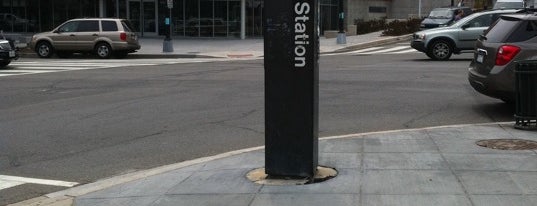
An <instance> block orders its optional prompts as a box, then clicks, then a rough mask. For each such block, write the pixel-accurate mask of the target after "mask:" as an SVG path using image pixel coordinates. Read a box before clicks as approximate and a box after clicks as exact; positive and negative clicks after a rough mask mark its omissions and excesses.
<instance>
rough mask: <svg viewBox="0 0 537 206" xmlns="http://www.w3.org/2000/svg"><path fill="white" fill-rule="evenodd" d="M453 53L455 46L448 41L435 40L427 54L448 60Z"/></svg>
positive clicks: (436, 58) (435, 58)
mask: <svg viewBox="0 0 537 206" xmlns="http://www.w3.org/2000/svg"><path fill="white" fill-rule="evenodd" d="M452 54H453V46H451V44H450V43H449V42H447V41H444V40H437V41H434V42H433V43H432V44H431V46H430V47H429V49H428V51H427V56H429V57H430V58H431V59H434V60H448V59H449V57H451V55H452Z"/></svg>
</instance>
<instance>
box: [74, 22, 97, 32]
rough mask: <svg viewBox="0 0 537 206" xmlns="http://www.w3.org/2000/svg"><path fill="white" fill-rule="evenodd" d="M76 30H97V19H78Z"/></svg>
mask: <svg viewBox="0 0 537 206" xmlns="http://www.w3.org/2000/svg"><path fill="white" fill-rule="evenodd" d="M77 31H78V32H92V31H99V21H80V23H79V24H78V30H77Z"/></svg>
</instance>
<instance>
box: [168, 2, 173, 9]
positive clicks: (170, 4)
mask: <svg viewBox="0 0 537 206" xmlns="http://www.w3.org/2000/svg"><path fill="white" fill-rule="evenodd" d="M168 9H173V0H168Z"/></svg>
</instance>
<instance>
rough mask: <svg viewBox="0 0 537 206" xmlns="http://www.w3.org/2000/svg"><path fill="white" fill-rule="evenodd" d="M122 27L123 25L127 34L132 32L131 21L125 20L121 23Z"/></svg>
mask: <svg viewBox="0 0 537 206" xmlns="http://www.w3.org/2000/svg"><path fill="white" fill-rule="evenodd" d="M121 25H123V29H124V30H125V31H126V32H132V31H133V30H132V28H133V27H132V25H131V22H130V21H127V20H123V21H121Z"/></svg>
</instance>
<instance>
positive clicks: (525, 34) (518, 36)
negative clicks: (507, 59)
mask: <svg viewBox="0 0 537 206" xmlns="http://www.w3.org/2000/svg"><path fill="white" fill-rule="evenodd" d="M518 25H519V26H518V28H517V29H516V30H515V31H514V32H512V33H511V35H510V36H509V38H508V39H507V42H523V41H527V40H529V39H531V38H533V37H535V36H537V21H522V22H521V23H520V24H518Z"/></svg>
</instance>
